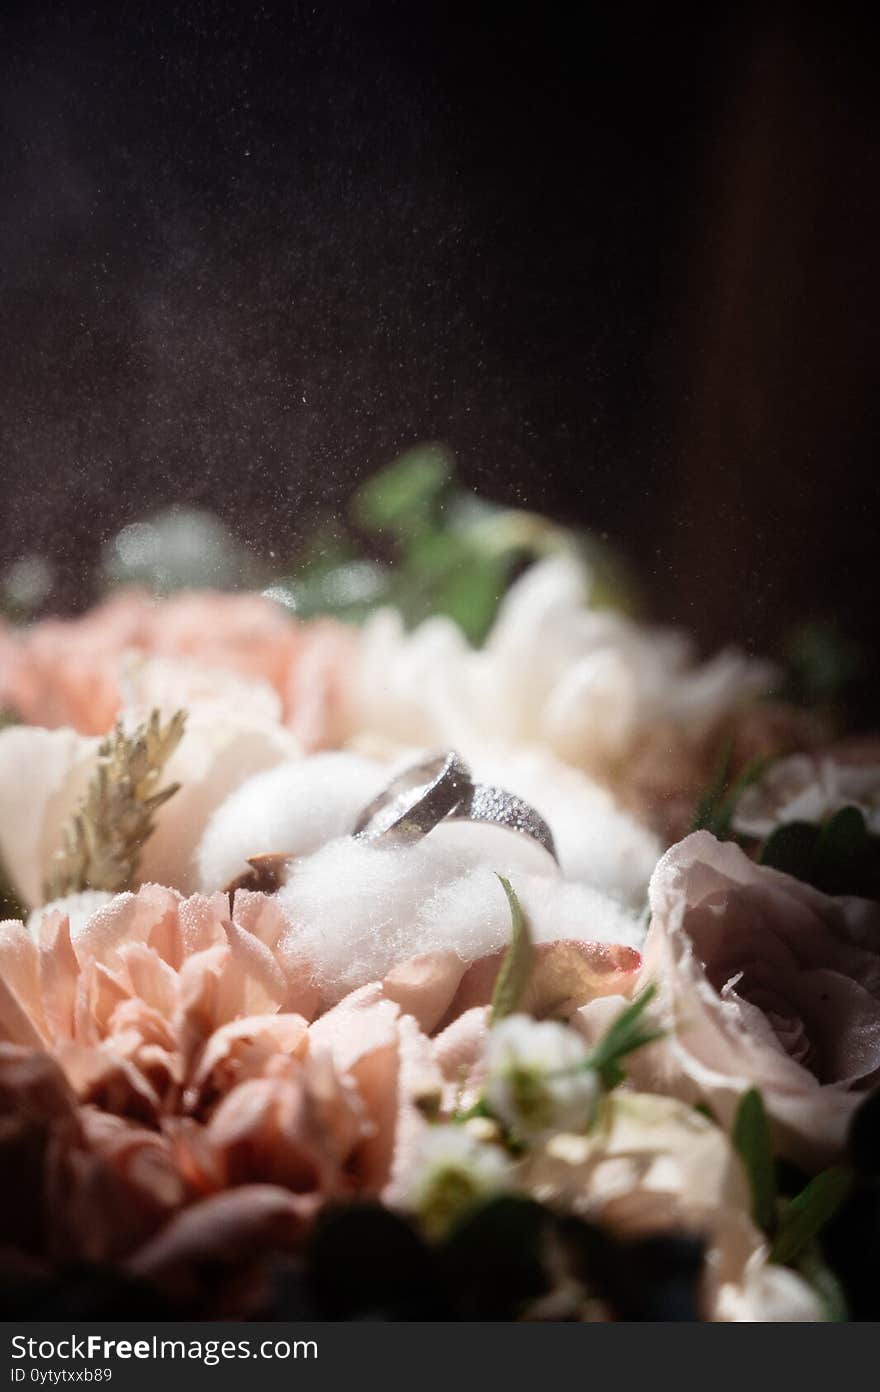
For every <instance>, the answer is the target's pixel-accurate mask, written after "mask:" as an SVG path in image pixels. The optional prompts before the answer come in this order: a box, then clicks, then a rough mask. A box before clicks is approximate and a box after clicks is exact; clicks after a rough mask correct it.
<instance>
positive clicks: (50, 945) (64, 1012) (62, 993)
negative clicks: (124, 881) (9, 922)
mask: <svg viewBox="0 0 880 1392" xmlns="http://www.w3.org/2000/svg"><path fill="white" fill-rule="evenodd" d="M38 953H39V973H40V994H41V997H42V1001H43V1011H44V1014H45V1016H46V1023H47V1024H48V1026H49V1029H50V1031H51V1034H52V1036H53V1038H55V1039H64V1038H70V1036H71V1035H72V1033H73V1028H74V1008H75V1003H76V983H77V979H78V977H79V963H78V962H77V960H76V953H75V952H74V950H73V944H72V943H71V941H70V920H69V919H68V917H67V915H66V914H61V913H52V914H47V915H46V917H45V918H44V919H43V920H42V921H41V923H40V936H39V947H38Z"/></svg>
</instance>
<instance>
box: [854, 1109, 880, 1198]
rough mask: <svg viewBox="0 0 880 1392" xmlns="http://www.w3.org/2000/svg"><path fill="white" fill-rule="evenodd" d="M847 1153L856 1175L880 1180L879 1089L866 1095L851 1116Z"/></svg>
mask: <svg viewBox="0 0 880 1392" xmlns="http://www.w3.org/2000/svg"><path fill="white" fill-rule="evenodd" d="M847 1152H848V1154H849V1159H850V1163H851V1164H852V1167H853V1169H854V1170H855V1171H856V1173H857V1174H860V1175H864V1176H865V1178H867V1179H876V1178H880V1088H877V1089H875V1091H874V1092H871V1093H869V1094H868V1096H867V1097H866V1098H865V1100H864V1102H863V1103H862V1104H861V1106H860V1107H859V1109H858V1111H857V1112H856V1113H855V1115H854V1116H853V1119H852V1121H851V1122H850V1126H849V1136H848V1137H847Z"/></svg>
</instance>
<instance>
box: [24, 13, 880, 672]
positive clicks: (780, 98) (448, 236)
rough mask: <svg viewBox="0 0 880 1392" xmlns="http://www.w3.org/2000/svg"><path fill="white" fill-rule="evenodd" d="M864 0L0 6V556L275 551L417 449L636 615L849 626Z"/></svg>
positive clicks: (863, 258)
mask: <svg viewBox="0 0 880 1392" xmlns="http://www.w3.org/2000/svg"><path fill="white" fill-rule="evenodd" d="M877 58H878V48H877V44H876V35H875V32H874V27H873V23H872V20H871V10H870V9H869V8H868V7H865V8H864V9H863V8H861V7H855V6H853V7H849V6H846V5H835V6H833V7H831V6H829V7H827V8H826V9H819V8H814V7H809V6H804V5H797V6H790V7H788V6H782V5H777V4H774V3H772V0H771V2H770V3H764V4H760V5H754V6H751V5H748V4H746V5H737V6H732V7H725V6H704V7H702V8H701V9H700V10H697V9H695V8H691V7H677V6H675V5H671V4H662V5H661V4H658V5H650V4H648V5H639V6H634V5H629V4H626V3H618V4H616V5H614V6H613V7H605V6H596V7H593V6H590V5H582V6H577V7H573V8H572V10H571V11H569V10H568V9H567V8H564V7H562V6H553V5H546V4H545V5H537V4H529V5H516V4H515V3H509V4H506V5H504V6H498V7H495V6H490V5H480V4H469V5H458V4H448V5H437V4H433V3H429V2H428V0H423V3H420V4H418V5H413V4H411V3H407V4H355V3H350V4H344V3H343V4H336V5H327V6H316V5H299V4H285V5H277V6H275V5H272V4H267V5H261V4H253V5H248V6H237V5H232V4H223V3H219V4H211V5H208V4H202V3H196V2H195V0H189V3H186V4H181V5H179V6H164V5H162V4H160V3H152V4H144V5H140V4H126V5H123V6H119V5H112V6H111V5H106V6H102V5H97V6H96V5H88V4H77V5H64V4H59V5H47V4H43V3H40V0H31V3H29V4H27V5H25V4H18V5H16V4H8V5H7V6H6V7H4V15H3V21H2V46H0V66H2V82H0V100H2V114H3V134H2V149H0V182H2V192H0V278H2V305H3V321H4V332H3V338H2V346H0V429H2V441H0V451H2V453H0V468H2V481H3V487H2V501H3V524H4V525H3V528H2V533H0V549H2V557H0V561H2V562H4V563H5V562H8V561H10V560H14V559H15V558H16V557H17V556H19V555H21V554H24V553H25V552H33V551H40V550H45V551H48V552H49V553H50V554H51V555H52V556H53V558H54V559H55V561H56V562H57V565H58V568H59V577H60V585H59V588H58V590H57V591H56V597H55V598H56V603H58V604H60V605H61V607H67V608H77V607H81V606H82V605H83V604H84V603H86V602H87V601H88V599H89V598H90V596H91V593H92V579H91V575H92V567H93V563H94V560H95V557H96V555H97V553H98V549H99V547H100V544H101V543H102V542H103V541H104V540H105V539H106V538H107V537H108V536H109V535H112V533H113V532H115V530H116V529H117V528H118V527H119V526H120V525H122V524H124V523H127V522H130V521H132V520H133V519H136V518H138V517H139V516H141V515H143V514H144V513H145V512H147V511H150V510H151V509H152V508H155V507H156V506H157V505H158V504H160V503H161V504H165V503H171V502H195V503H198V504H205V505H208V506H210V507H211V508H213V509H215V510H217V511H218V512H220V513H221V514H222V516H223V517H224V518H225V519H226V520H227V521H228V522H229V523H230V525H231V526H232V527H233V528H234V530H235V531H236V532H237V533H238V534H239V535H240V536H241V537H242V538H243V539H245V540H246V541H248V542H250V543H252V544H253V545H255V546H258V547H259V548H260V549H261V550H264V551H265V550H266V549H267V548H274V549H277V550H278V551H279V552H281V553H284V554H289V553H290V551H291V550H292V547H293V543H294V541H295V539H296V538H297V537H301V536H302V535H303V534H304V533H305V532H306V531H307V529H308V527H309V526H310V525H311V523H312V522H313V520H314V518H315V517H316V515H317V513H318V512H319V511H320V510H321V509H322V508H324V507H327V506H328V505H329V506H331V507H335V506H338V505H341V503H342V502H343V501H344V499H345V498H346V496H347V495H348V493H349V492H350V490H351V489H352V487H353V486H354V484H355V483H356V482H357V481H359V480H361V479H363V478H364V477H366V476H367V474H369V473H370V472H371V471H372V470H374V469H376V468H377V467H378V466H380V465H382V464H385V463H387V462H388V461H389V460H390V459H391V458H393V457H394V455H395V454H397V453H398V452H399V451H400V450H401V449H403V448H405V447H407V446H409V445H411V444H414V443H416V442H418V441H420V440H425V439H438V440H442V441H445V442H446V443H447V444H448V445H449V446H450V447H451V448H452V450H454V452H455V454H456V456H457V458H458V462H459V467H460V470H461V473H462V476H463V477H464V478H465V480H466V481H467V482H469V483H470V484H472V485H473V486H475V487H477V488H478V489H479V490H480V491H482V492H484V493H486V494H488V495H489V496H492V497H494V498H497V499H499V500H501V501H507V502H514V503H517V504H519V505H523V504H524V505H526V506H529V507H531V508H534V509H537V510H545V511H548V512H550V513H553V514H555V515H557V516H558V517H560V518H561V519H563V520H565V519H575V520H579V521H581V522H584V523H586V524H588V525H589V526H590V527H592V528H594V529H595V530H597V531H598V532H607V533H608V535H609V537H610V538H611V539H612V540H614V541H616V542H619V543H620V544H621V545H622V546H623V548H624V549H625V551H626V552H627V553H628V554H629V555H630V557H631V559H632V561H633V563H634V564H635V567H636V569H637V571H638V573H639V574H640V576H641V578H642V580H643V581H644V583H645V586H646V588H647V592H648V596H649V600H650V603H651V607H652V609H653V612H654V614H655V615H656V616H657V617H658V618H660V619H663V620H672V621H677V622H682V623H684V624H686V625H687V626H689V627H691V628H693V629H694V630H695V632H696V633H697V634H698V636H699V638H700V639H701V641H702V642H703V643H704V644H706V645H713V644H717V643H719V642H721V641H724V640H726V639H727V638H729V637H733V638H737V639H739V640H740V641H743V642H745V643H747V644H748V645H749V646H752V647H756V648H765V649H766V648H773V647H774V645H775V644H776V642H777V640H778V638H779V636H780V634H781V633H783V632H784V631H785V630H786V628H787V627H788V626H789V625H790V624H791V623H792V622H793V621H794V620H796V619H798V618H801V617H803V616H805V615H819V616H822V615H825V616H831V617H833V618H836V619H837V621H838V622H839V623H840V624H841V625H842V626H843V627H844V628H845V629H846V630H848V631H849V632H851V633H852V634H853V635H854V636H856V637H859V638H861V639H862V640H868V641H870V640H872V639H873V638H874V636H875V608H876V605H875V598H874V593H875V586H874V577H875V572H876V567H877V552H878V532H877V521H878V508H877V502H878V491H880V480H878V472H877V468H876V463H875V438H876V427H877V425H878V415H880V404H878V403H880V396H878V391H877V385H878V383H877V363H878V323H880V270H878V258H877V248H878V244H880V181H878V154H877V152H878V148H880V142H878V136H880V99H878V93H877V71H878V69H877Z"/></svg>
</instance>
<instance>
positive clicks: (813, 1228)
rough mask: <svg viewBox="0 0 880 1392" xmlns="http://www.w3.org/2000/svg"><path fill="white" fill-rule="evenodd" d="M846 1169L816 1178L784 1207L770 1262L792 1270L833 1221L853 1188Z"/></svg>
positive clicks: (835, 1168) (838, 1168)
mask: <svg viewBox="0 0 880 1392" xmlns="http://www.w3.org/2000/svg"><path fill="white" fill-rule="evenodd" d="M852 1182H853V1179H852V1170H851V1169H850V1168H849V1166H848V1165H833V1166H832V1167H831V1168H830V1169H828V1170H823V1171H822V1173H821V1174H817V1175H816V1178H815V1179H811V1180H810V1182H809V1184H808V1185H807V1186H806V1188H805V1189H802V1190H801V1192H800V1193H799V1194H798V1195H796V1197H795V1198H793V1199H792V1200H791V1203H789V1204H787V1205H786V1207H785V1209H784V1211H783V1214H782V1217H781V1219H780V1222H779V1230H778V1232H777V1234H776V1241H775V1242H774V1243H773V1248H772V1250H771V1253H770V1259H771V1261H775V1262H779V1263H781V1264H782V1265H783V1266H791V1265H792V1263H793V1262H795V1261H796V1260H797V1259H798V1257H800V1256H801V1254H802V1253H803V1252H804V1251H805V1250H806V1248H807V1247H808V1246H809V1244H810V1243H811V1242H812V1241H813V1239H814V1238H815V1237H818V1235H819V1233H820V1232H821V1231H822V1229H823V1228H824V1226H825V1224H826V1223H827V1222H828V1221H829V1220H830V1219H831V1218H833V1217H834V1215H835V1213H836V1212H837V1210H838V1209H839V1208H840V1205H841V1204H842V1203H843V1201H844V1199H845V1198H846V1197H847V1195H848V1194H849V1192H850V1190H851V1188H852Z"/></svg>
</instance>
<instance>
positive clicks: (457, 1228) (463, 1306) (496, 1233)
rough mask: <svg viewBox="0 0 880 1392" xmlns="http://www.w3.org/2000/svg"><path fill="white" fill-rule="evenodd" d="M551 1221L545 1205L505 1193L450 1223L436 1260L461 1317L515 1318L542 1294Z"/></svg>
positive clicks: (546, 1279)
mask: <svg viewBox="0 0 880 1392" xmlns="http://www.w3.org/2000/svg"><path fill="white" fill-rule="evenodd" d="M553 1224H554V1217H553V1214H552V1212H551V1211H550V1210H549V1209H547V1208H544V1207H542V1206H541V1205H540V1204H537V1203H535V1202H534V1200H532V1199H527V1198H524V1197H521V1196H519V1195H513V1194H510V1195H502V1196H499V1197H496V1198H492V1199H489V1200H488V1202H486V1203H483V1204H480V1205H479V1206H478V1207H474V1208H472V1209H471V1210H470V1211H469V1212H468V1213H466V1214H465V1215H464V1216H463V1217H462V1218H461V1219H460V1220H459V1221H458V1222H457V1223H456V1224H455V1225H454V1226H453V1228H452V1229H451V1231H450V1232H449V1234H448V1236H447V1237H446V1239H445V1241H444V1242H443V1244H442V1245H441V1246H440V1247H439V1250H438V1252H437V1261H438V1266H439V1268H440V1270H441V1272H442V1273H443V1276H444V1278H445V1284H446V1286H447V1287H448V1288H449V1289H450V1290H453V1291H454V1292H455V1298H456V1304H457V1306H458V1307H459V1310H460V1316H461V1318H464V1319H482V1320H511V1319H516V1318H517V1317H518V1316H519V1315H520V1314H522V1313H523V1311H524V1309H525V1308H526V1307H527V1306H528V1305H529V1304H530V1303H531V1302H532V1301H534V1300H536V1299H537V1298H538V1297H540V1296H542V1295H544V1294H546V1292H547V1291H548V1290H549V1289H550V1287H551V1283H552V1277H551V1272H550V1266H549V1262H548V1256H549V1252H550V1241H549V1239H550V1233H551V1231H552V1228H553Z"/></svg>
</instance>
